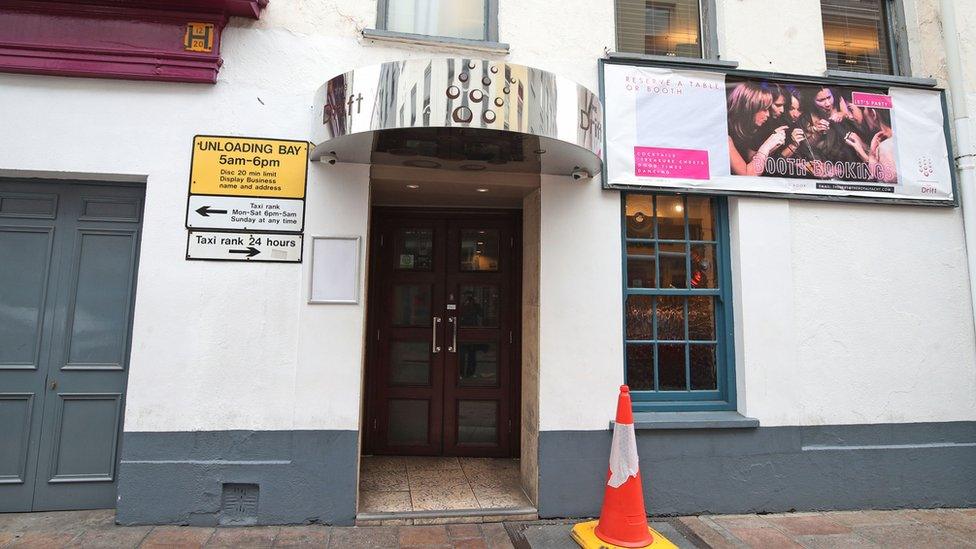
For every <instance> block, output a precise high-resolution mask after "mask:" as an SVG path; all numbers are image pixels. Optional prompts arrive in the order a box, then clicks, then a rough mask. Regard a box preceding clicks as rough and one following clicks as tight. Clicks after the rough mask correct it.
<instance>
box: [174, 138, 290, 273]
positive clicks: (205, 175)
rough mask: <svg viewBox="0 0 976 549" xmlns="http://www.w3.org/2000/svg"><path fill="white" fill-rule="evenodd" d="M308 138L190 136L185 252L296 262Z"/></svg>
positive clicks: (216, 257) (205, 257)
mask: <svg viewBox="0 0 976 549" xmlns="http://www.w3.org/2000/svg"><path fill="white" fill-rule="evenodd" d="M307 175H308V143H307V142H304V141H288V140H280V139H257V138H248V137H221V136H208V135H198V136H196V137H194V138H193V158H192V160H191V167H190V188H189V196H188V198H187V208H186V228H187V229H188V233H187V242H186V258H187V259H203V260H215V261H251V262H284V263H300V262H301V261H302V231H303V230H304V228H305V187H306V182H307Z"/></svg>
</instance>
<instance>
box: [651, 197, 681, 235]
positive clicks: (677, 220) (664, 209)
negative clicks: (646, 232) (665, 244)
mask: <svg viewBox="0 0 976 549" xmlns="http://www.w3.org/2000/svg"><path fill="white" fill-rule="evenodd" d="M657 234H658V238H662V239H665V240H684V239H685V201H684V199H682V198H681V197H680V196H659V197H657Z"/></svg>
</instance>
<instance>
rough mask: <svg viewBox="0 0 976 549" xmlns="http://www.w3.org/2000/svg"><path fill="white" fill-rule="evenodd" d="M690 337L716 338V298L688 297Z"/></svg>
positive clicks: (709, 339)
mask: <svg viewBox="0 0 976 549" xmlns="http://www.w3.org/2000/svg"><path fill="white" fill-rule="evenodd" d="M688 339H694V340H700V341H712V340H714V339H715V298H714V297H711V296H698V297H690V298H688Z"/></svg>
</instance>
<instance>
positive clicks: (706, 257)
mask: <svg viewBox="0 0 976 549" xmlns="http://www.w3.org/2000/svg"><path fill="white" fill-rule="evenodd" d="M717 266H718V265H717V262H716V260H715V246H714V245H713V244H695V245H692V247H691V287H692V288H718V270H717V269H716V267H717Z"/></svg>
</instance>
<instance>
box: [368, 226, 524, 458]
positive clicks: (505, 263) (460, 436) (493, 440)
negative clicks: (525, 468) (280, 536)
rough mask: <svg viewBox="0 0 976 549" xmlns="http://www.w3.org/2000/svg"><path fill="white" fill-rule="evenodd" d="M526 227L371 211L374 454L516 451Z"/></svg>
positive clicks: (371, 436) (371, 444)
mask: <svg viewBox="0 0 976 549" xmlns="http://www.w3.org/2000/svg"><path fill="white" fill-rule="evenodd" d="M519 232H520V219H519V217H518V215H517V213H516V214H513V213H506V212H485V211H436V210H435V211H407V210H402V209H396V208H377V209H376V210H374V212H373V227H372V236H371V239H370V241H371V260H370V265H371V267H370V283H369V323H368V324H369V332H368V334H369V341H370V344H369V346H368V350H367V365H366V372H367V398H366V427H367V431H368V433H367V437H366V452H367V453H374V454H399V455H434V456H437V455H444V456H496V457H500V456H509V455H513V454H514V453H516V452H517V445H518V430H517V429H515V428H513V426H517V425H518V404H519V399H518V391H519V383H518V371H519V368H518V360H519V356H518V354H519V353H518V337H517V334H518V320H519V303H520V300H521V298H520V295H519V282H520V278H521V270H520V249H521V243H520V239H519V236H520V235H519Z"/></svg>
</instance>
